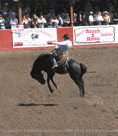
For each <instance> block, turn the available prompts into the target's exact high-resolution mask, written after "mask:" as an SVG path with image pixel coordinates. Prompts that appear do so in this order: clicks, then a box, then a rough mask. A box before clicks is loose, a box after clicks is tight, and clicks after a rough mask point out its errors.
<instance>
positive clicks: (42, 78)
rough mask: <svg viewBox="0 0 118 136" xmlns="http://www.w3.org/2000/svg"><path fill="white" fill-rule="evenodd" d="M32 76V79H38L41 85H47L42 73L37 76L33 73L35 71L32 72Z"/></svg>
mask: <svg viewBox="0 0 118 136" xmlns="http://www.w3.org/2000/svg"><path fill="white" fill-rule="evenodd" d="M30 74H31V76H32V78H34V79H36V80H37V81H38V82H39V83H40V84H42V85H44V84H45V79H44V77H43V74H42V73H39V74H35V73H33V71H31V73H30Z"/></svg>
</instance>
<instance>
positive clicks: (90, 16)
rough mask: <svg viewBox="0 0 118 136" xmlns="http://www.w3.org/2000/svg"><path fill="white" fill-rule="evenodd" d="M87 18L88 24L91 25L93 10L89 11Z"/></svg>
mask: <svg viewBox="0 0 118 136" xmlns="http://www.w3.org/2000/svg"><path fill="white" fill-rule="evenodd" d="M88 20H89V25H90V26H92V25H93V22H94V18H93V12H92V11H90V12H89V17H88Z"/></svg>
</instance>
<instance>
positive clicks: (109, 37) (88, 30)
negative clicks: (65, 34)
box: [73, 26, 118, 45]
mask: <svg viewBox="0 0 118 136" xmlns="http://www.w3.org/2000/svg"><path fill="white" fill-rule="evenodd" d="M116 28H117V26H92V27H91V26H87V27H74V28H73V40H74V41H73V43H74V45H88V44H89V45H91V44H107V43H115V42H116V41H115V40H116V35H115V32H116V31H117V29H116ZM117 42H118V41H117Z"/></svg>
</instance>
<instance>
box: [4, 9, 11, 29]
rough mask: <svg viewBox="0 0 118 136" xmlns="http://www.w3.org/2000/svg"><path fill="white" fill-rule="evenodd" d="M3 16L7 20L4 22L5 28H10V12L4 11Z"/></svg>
mask: <svg viewBox="0 0 118 136" xmlns="http://www.w3.org/2000/svg"><path fill="white" fill-rule="evenodd" d="M3 18H4V20H5V22H4V24H5V28H6V29H10V24H9V22H10V18H9V17H8V13H7V12H4V13H3Z"/></svg>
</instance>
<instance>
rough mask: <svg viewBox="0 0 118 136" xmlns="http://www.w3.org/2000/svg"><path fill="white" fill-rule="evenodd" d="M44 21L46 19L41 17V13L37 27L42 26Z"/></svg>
mask: <svg viewBox="0 0 118 136" xmlns="http://www.w3.org/2000/svg"><path fill="white" fill-rule="evenodd" d="M46 23H47V21H46V19H45V18H44V17H43V15H40V18H39V19H38V28H44V25H45V24H46Z"/></svg>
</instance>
